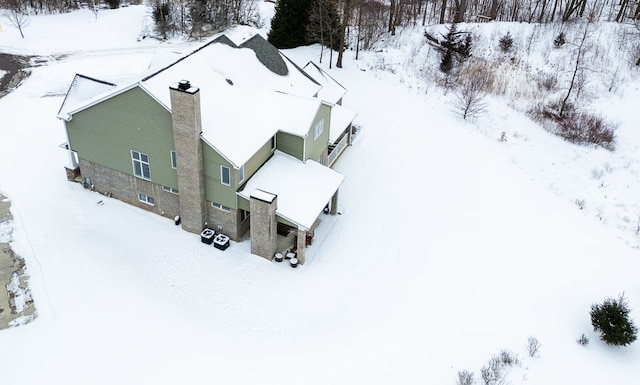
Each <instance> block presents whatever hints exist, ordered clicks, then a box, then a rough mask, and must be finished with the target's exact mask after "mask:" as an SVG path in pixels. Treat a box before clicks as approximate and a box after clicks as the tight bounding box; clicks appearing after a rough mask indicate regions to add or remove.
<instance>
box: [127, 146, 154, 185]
mask: <svg viewBox="0 0 640 385" xmlns="http://www.w3.org/2000/svg"><path fill="white" fill-rule="evenodd" d="M131 162H132V164H133V175H135V176H137V177H139V178H143V179H151V166H150V165H149V155H147V154H143V153H141V152H139V151H134V150H131Z"/></svg>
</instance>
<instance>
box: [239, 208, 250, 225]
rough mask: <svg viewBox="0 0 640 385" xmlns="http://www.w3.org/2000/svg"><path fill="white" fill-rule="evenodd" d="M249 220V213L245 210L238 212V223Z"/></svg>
mask: <svg viewBox="0 0 640 385" xmlns="http://www.w3.org/2000/svg"><path fill="white" fill-rule="evenodd" d="M248 218H249V212H248V211H247V210H240V223H242V222H244V221H246V220H247V219H248Z"/></svg>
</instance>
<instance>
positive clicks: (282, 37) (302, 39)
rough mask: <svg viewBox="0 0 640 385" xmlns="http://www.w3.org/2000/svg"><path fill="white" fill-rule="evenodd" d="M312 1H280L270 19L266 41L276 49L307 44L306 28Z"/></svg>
mask: <svg viewBox="0 0 640 385" xmlns="http://www.w3.org/2000/svg"><path fill="white" fill-rule="evenodd" d="M311 3H312V0H280V1H278V3H277V4H276V13H275V14H274V15H273V19H271V30H270V31H269V35H268V38H267V39H268V40H269V42H270V43H271V44H273V45H274V46H276V47H277V48H281V49H282V48H295V47H299V46H301V45H305V44H307V26H308V25H309V15H310V11H311Z"/></svg>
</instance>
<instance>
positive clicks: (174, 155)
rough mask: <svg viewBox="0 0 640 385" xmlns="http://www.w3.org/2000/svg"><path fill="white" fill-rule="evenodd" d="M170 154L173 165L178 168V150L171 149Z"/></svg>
mask: <svg viewBox="0 0 640 385" xmlns="http://www.w3.org/2000/svg"><path fill="white" fill-rule="evenodd" d="M169 154H170V155H171V167H173V168H178V158H176V152H175V151H173V150H171V151H170V152H169Z"/></svg>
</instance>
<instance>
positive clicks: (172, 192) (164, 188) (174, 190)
mask: <svg viewBox="0 0 640 385" xmlns="http://www.w3.org/2000/svg"><path fill="white" fill-rule="evenodd" d="M162 189H163V190H164V191H166V192H168V193H171V194H176V195H178V193H179V190H177V189H174V188H173V187H169V186H164V185H163V186H162Z"/></svg>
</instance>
